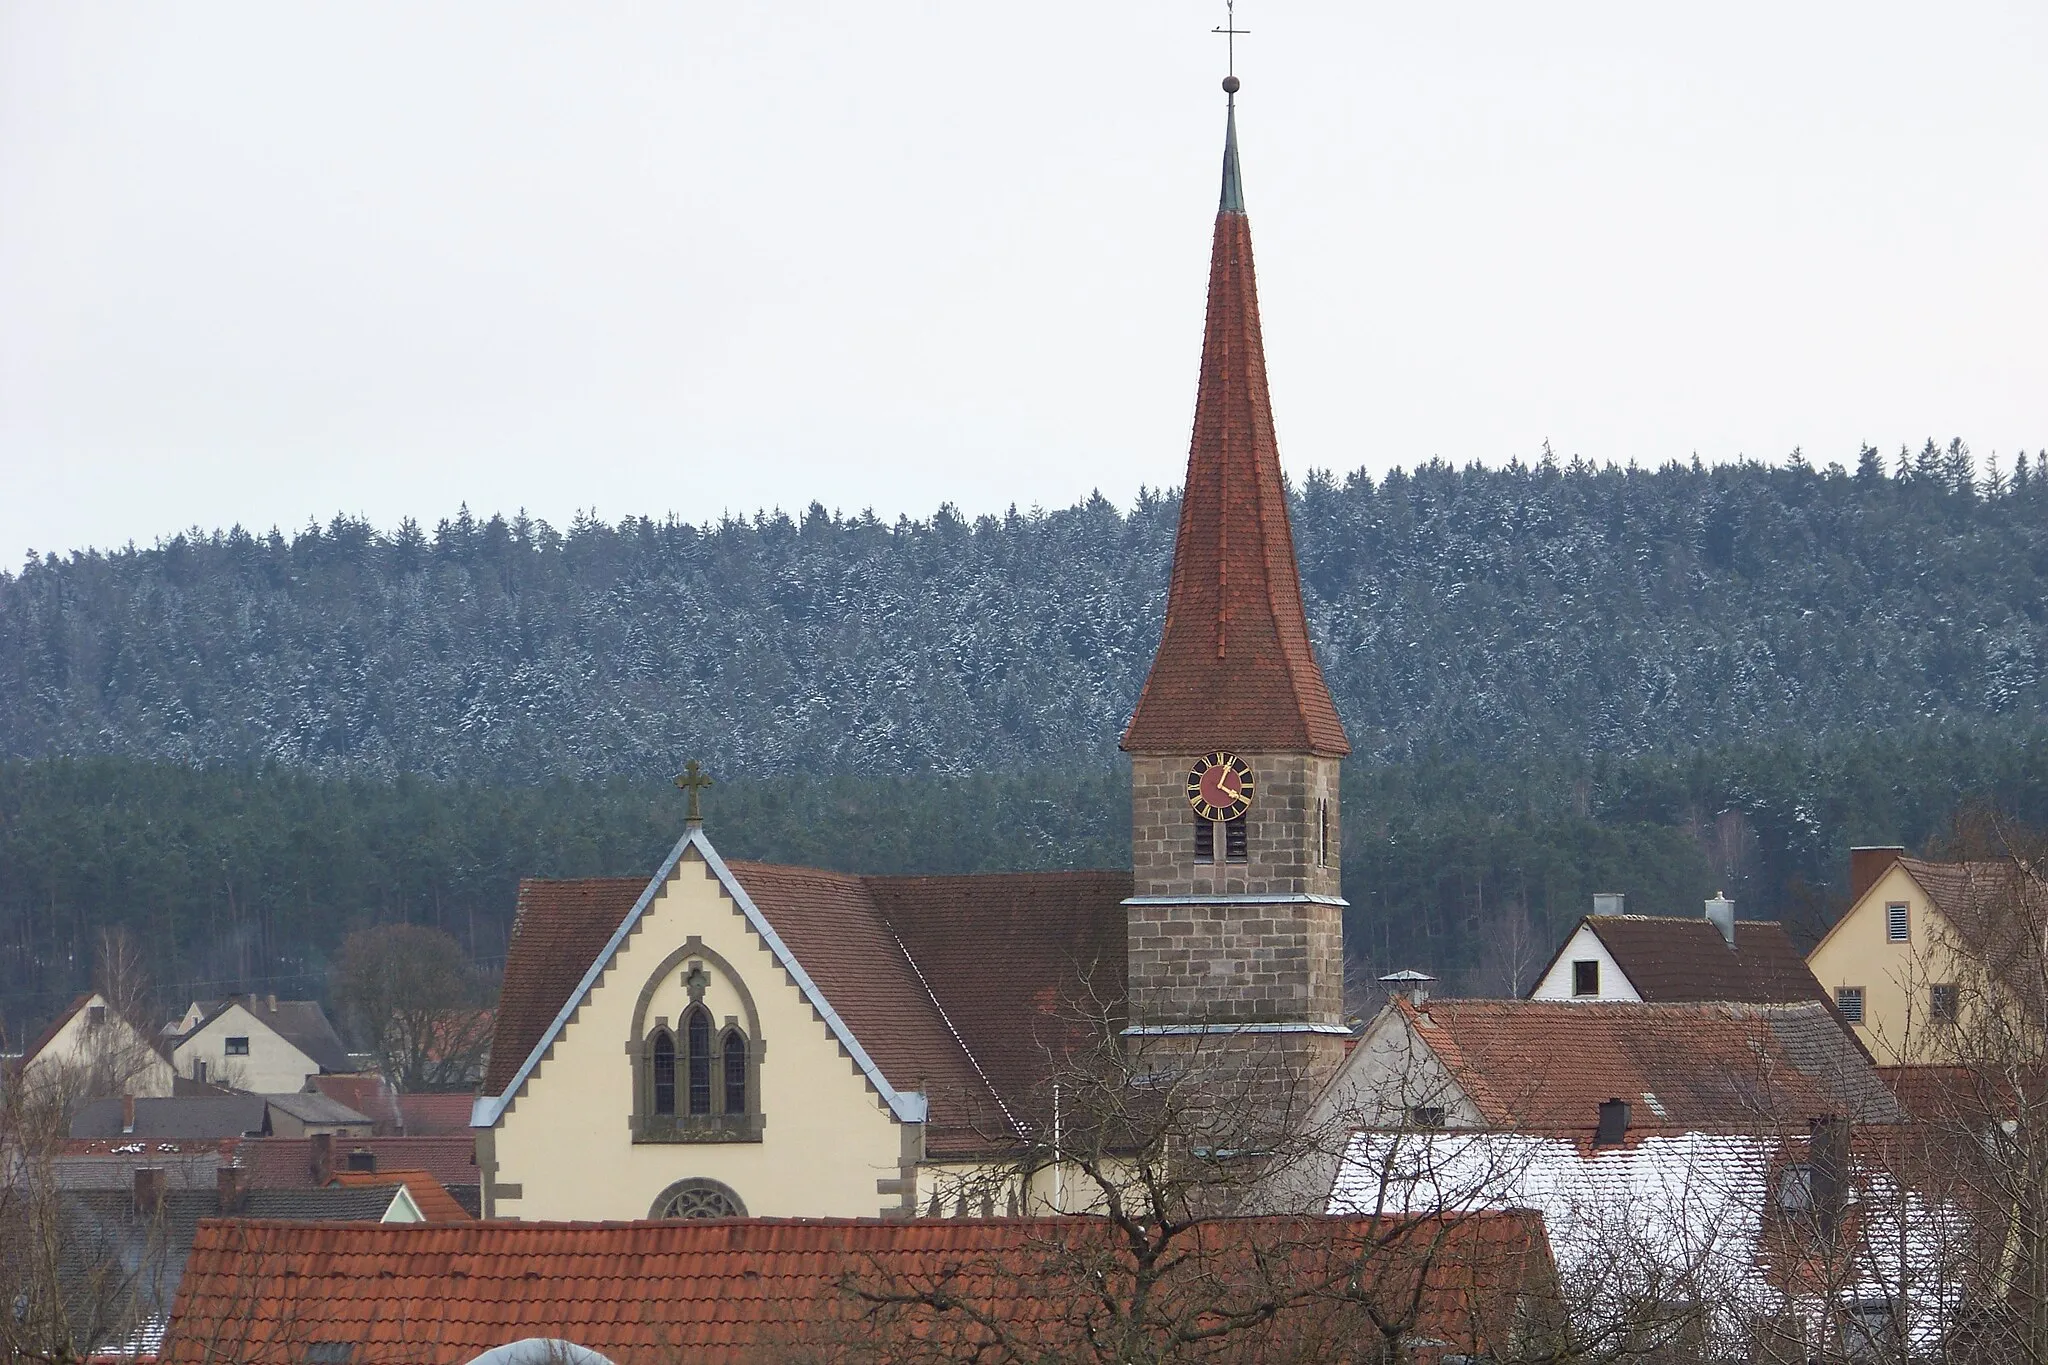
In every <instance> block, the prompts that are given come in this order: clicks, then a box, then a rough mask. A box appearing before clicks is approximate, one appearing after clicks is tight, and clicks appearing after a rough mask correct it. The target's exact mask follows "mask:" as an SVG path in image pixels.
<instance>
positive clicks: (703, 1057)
mask: <svg viewBox="0 0 2048 1365" xmlns="http://www.w3.org/2000/svg"><path fill="white" fill-rule="evenodd" d="M683 1027H684V1031H685V1033H686V1034H687V1035H688V1038H689V1051H690V1062H689V1070H690V1113H691V1115H692V1116H696V1115H702V1114H708V1113H710V1112H711V1012H710V1011H709V1010H707V1009H705V1008H704V1007H703V1006H702V1005H692V1006H691V1007H690V1013H689V1016H688V1018H687V1019H686V1020H685V1022H684V1025H683Z"/></svg>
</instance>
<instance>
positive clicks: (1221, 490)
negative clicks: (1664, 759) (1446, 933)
mask: <svg viewBox="0 0 2048 1365" xmlns="http://www.w3.org/2000/svg"><path fill="white" fill-rule="evenodd" d="M1237 89H1238V82H1237V80H1236V78H1235V77H1232V78H1230V79H1228V80H1226V81H1225V82H1224V90H1225V92H1226V94H1227V96H1228V108H1227V112H1226V124H1225V135H1224V150H1223V185H1222V195H1221V201H1220V203H1219V205H1218V210H1217V214H1216V223H1215V234H1214V239H1213V246H1212V250H1211V257H1210V267H1209V298H1208V314H1207V320H1206V323H1205V327H1204V333H1203V341H1202V361H1201V376H1200V382H1199V386H1198V390H1197V395H1196V401H1195V422H1194V437H1193V442H1192V446H1191V449H1190V451H1189V455H1188V467H1187V478H1186V483H1185V485H1184V489H1183V493H1182V501H1181V507H1180V524H1179V528H1178V532H1177V537H1176V541H1175V549H1174V558H1173V573H1172V579H1171V584H1170V587H1169V591H1168V600H1167V609H1166V622H1165V626H1164V630H1163V632H1162V635H1161V639H1160V644H1159V652H1158V655H1157V657H1156V658H1155V659H1154V660H1153V664H1152V669H1151V672H1150V674H1149V676H1148V677H1147V679H1146V682H1145V685H1144V689H1143V691H1142V692H1141V693H1140V695H1139V698H1138V703H1137V707H1136V709H1135V711H1134V713H1133V714H1132V716H1131V720H1130V723H1129V725H1128V727H1127V728H1126V729H1125V731H1124V735H1123V739H1122V746H1121V747H1122V748H1123V750H1124V751H1125V752H1126V753H1128V754H1129V755H1130V767H1131V850H1132V860H1131V861H1132V865H1131V867H1130V868H1129V869H1128V870H1115V871H1099V872H1035V873H1012V874H985V875H976V876H947V877H894V876H892V877H869V876H856V875H850V874H846V873H839V872H826V871H820V870H817V869H813V868H803V867H783V866H775V865H771V864H765V863H754V862H744V861H732V862H728V861H726V859H724V858H723V857H721V856H720V855H719V852H718V850H717V849H716V848H715V847H714V846H713V844H712V841H711V839H710V837H709V835H708V834H707V833H706V831H705V828H704V822H703V820H702V819H701V818H700V816H699V810H698V803H697V789H696V787H695V786H692V785H690V784H691V783H693V782H698V781H700V779H699V778H698V775H697V774H696V772H695V765H694V764H693V765H692V768H691V774H690V776H689V777H688V778H686V779H684V785H686V787H687V788H688V790H689V797H690V804H689V816H688V818H687V820H686V822H685V829H684V832H683V835H682V838H681V839H680V840H679V841H678V842H677V843H676V845H675V847H674V848H673V849H672V850H671V851H670V852H669V854H668V857H667V858H666V860H665V861H664V862H663V863H662V865H661V866H660V867H659V868H658V869H656V870H655V871H654V873H653V874H652V876H650V877H630V878H593V879H581V880H574V881H538V880H529V881H527V882H525V883H523V884H522V885H521V887H520V891H519V904H518V913H517V918H516V920H515V922H514V925H513V930H512V940H511V944H510V948H509V951H508V953H507V957H506V963H505V976H504V984H503V987H502V992H501V995H500V998H499V1004H498V1011H497V1023H496V1032H495V1036H494V1038H493V1041H492V1048H491V1056H490V1063H489V1067H488V1069H487V1072H486V1074H485V1077H484V1082H483V1087H482V1090H483V1093H482V1094H481V1096H480V1097H479V1098H478V1099H477V1101H476V1105H475V1110H474V1113H473V1115H472V1119H471V1125H472V1128H473V1129H474V1131H475V1136H476V1143H477V1164H478V1167H479V1169H480V1173H481V1179H482V1183H483V1200H484V1212H485V1216H486V1217H494V1218H519V1219H639V1218H657V1219H659V1218H690V1217H725V1216H736V1215H750V1216H756V1217H799V1216H814V1217H816V1216H836V1217H867V1218H873V1217H884V1218H901V1217H909V1216H913V1215H931V1214H945V1215H949V1216H988V1215H991V1214H1008V1213H1017V1212H1045V1211H1048V1210H1054V1209H1059V1208H1061V1207H1062V1195H1061V1192H1060V1190H1059V1188H1058V1186H1057V1184H1056V1183H1053V1184H1043V1185H1040V1184H1034V1183H1033V1182H1032V1180H1031V1178H1030V1177H1029V1176H1022V1177H1019V1186H1018V1187H1016V1188H1011V1189H1008V1190H1006V1191H1004V1192H1003V1193H1002V1194H1001V1195H1000V1196H998V1195H997V1194H996V1193H995V1192H994V1187H993V1186H992V1185H991V1184H990V1183H989V1182H988V1181H985V1180H983V1181H976V1180H973V1179H971V1177H973V1176H974V1175H975V1174H976V1173H977V1172H987V1171H990V1170H997V1169H1000V1168H1002V1166H1003V1163H1004V1162H1005V1160H1006V1159H1007V1157H1008V1155H1009V1154H1010V1153H1012V1152H1014V1151H1015V1150H1016V1149H1017V1147H1018V1145H1019V1142H1020V1139H1021V1138H1022V1137H1023V1135H1024V1133H1025V1131H1026V1129H1027V1128H1028V1127H1029V1126H1030V1125H1033V1124H1040V1123H1043V1122H1045V1121H1046V1119H1045V1114H1044V1106H1043V1102H1042V1099H1041V1098H1040V1096H1041V1092H1042V1091H1043V1089H1044V1087H1045V1085H1046V1082H1047V1078H1048V1072H1049V1071H1050V1069H1051V1068H1052V1067H1053V1066H1054V1065H1055V1059H1056V1058H1057V1057H1058V1056H1060V1054H1061V1050H1062V1049H1063V1048H1068V1047H1073V1046H1076V1045H1078V1044H1079V1042H1080V1041H1081V1040H1079V1039H1077V1037H1076V1032H1077V1029H1079V1028H1080V1025H1078V1024H1077V1023H1076V1020H1077V1019H1079V1018H1081V1017H1082V1016H1081V1015H1080V1014H1079V1013H1078V1012H1077V1010H1076V1009H1074V1008H1072V1006H1074V1005H1076V1004H1077V1003H1079V1002H1093V1003H1094V1004H1096V1005H1098V1006H1100V1007H1101V1008H1102V1010H1103V1017H1104V1018H1105V1019H1106V1020H1108V1021H1109V1023H1110V1026H1111V1027H1113V1028H1114V1030H1115V1031H1116V1033H1117V1034H1118V1035H1120V1036H1121V1037H1123V1038H1126V1039H1130V1040H1134V1041H1135V1040H1145V1041H1146V1042H1147V1044H1148V1045H1162V1044H1163V1045H1164V1046H1166V1047H1168V1048H1171V1047H1172V1046H1175V1045H1176V1044H1177V1043H1178V1042H1180V1041H1182V1040H1185V1042H1186V1044H1187V1045H1188V1046H1190V1047H1193V1046H1197V1045H1199V1044H1201V1043H1204V1042H1206V1041H1210V1040H1218V1039H1221V1040H1225V1041H1226V1042H1227V1043H1229V1044H1231V1045H1236V1044H1237V1043H1239V1042H1241V1041H1246V1040H1249V1041H1251V1042H1255V1043H1256V1045H1257V1046H1259V1047H1261V1048H1263V1049H1266V1050H1267V1052H1268V1054H1269V1055H1274V1056H1279V1057H1281V1058H1284V1059H1285V1060H1286V1062H1287V1064H1288V1066H1290V1067H1291V1068H1293V1069H1294V1074H1296V1075H1297V1076H1299V1077H1300V1078H1302V1079H1303V1080H1304V1081H1306V1082H1308V1083H1310V1084H1314V1083H1319V1082H1320V1081H1321V1079H1322V1078H1324V1077H1326V1076H1328V1075H1329V1074H1331V1072H1332V1071H1334V1069H1335V1067H1336V1065H1337V1063H1338V1062H1339V1061H1341V1059H1342V1056H1343V1051H1344V1046H1345V1042H1346V1039H1347V1037H1348V1030H1347V1028H1346V1026H1345V1023H1344V1016H1343V979H1344V934H1343V911H1344V904H1345V902H1344V900H1343V899H1342V896H1341V893H1340V887H1339V882H1338V855H1339V834H1338V831H1339V828H1340V825H1339V820H1338V809H1337V801H1338V781H1337V778H1338V765H1339V763H1340V762H1341V760H1342V759H1343V757H1344V756H1345V754H1346V753H1348V752H1349V747H1350V746H1349V744H1348V742H1347V740H1346V739H1345V735H1344V728H1343V726H1342V724H1341V723H1340V722H1339V720H1338V717H1337V711H1336V707H1335V705H1334V704H1333V703H1332V701H1331V699H1330V692H1329V688H1328V686H1327V685H1326V684H1325V682H1324V680H1323V675H1322V672H1321V670H1320V668H1319V667H1318V666H1317V663H1316V658H1315V652H1314V649H1313V646H1312V644H1311V642H1310V639H1309V632H1308V621H1307V616H1306V614H1305V612H1304V610H1303V606H1302V597H1301V583H1300V577H1299V571H1298V568H1297V564H1296V560H1295V553H1294V540H1293V533H1292V531H1291V529H1290V527H1289V524H1288V516H1287V501H1286V491H1285V486H1284V483H1283V481H1282V478H1281V473H1280V461H1279V452H1278V446H1277V443H1276V440H1275V436H1274V428H1273V413H1272V405H1271V400H1270V398H1269V396H1268V393H1267V386H1266V369H1265V354H1264V347H1263V343H1262V341H1261V339H1260V335H1259V307H1258V294H1257V289H1256V286H1255V283H1254V279H1253V270H1252V243H1251V227H1250V221H1249V219H1247V217H1246V216H1245V207H1244V192H1243V184H1242V180H1241V177H1240V174H1239V166H1238V152H1237V126H1236V93H1237ZM1056 1114H1057V1110H1056V1106H1055V1117H1054V1119H1053V1121H1054V1122H1057V1117H1056ZM1025 1186H1029V1187H1028V1188H1027V1187H1025ZM969 1190H974V1191H976V1194H975V1195H974V1196H973V1197H972V1198H970V1197H969V1195H968V1194H967V1193H966V1192H967V1191H969Z"/></svg>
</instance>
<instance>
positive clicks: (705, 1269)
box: [158, 1210, 1555, 1365]
mask: <svg viewBox="0 0 2048 1365" xmlns="http://www.w3.org/2000/svg"><path fill="white" fill-rule="evenodd" d="M1119 1241H1120V1234H1119V1233H1118V1231H1117V1228H1116V1225H1115V1224H1113V1223H1111V1222H1110V1221H1109V1220H1107V1219H1101V1218H1073V1217H1069V1218H1037V1219H1006V1218H996V1219H957V1220H946V1221H906V1222H885V1221H851V1220H837V1219H818V1220H803V1221H796V1220H790V1221H782V1220H771V1219H759V1220H747V1219H718V1220H687V1221H677V1222H664V1223H654V1222H647V1223H525V1222H464V1223H447V1224H439V1225H436V1224H411V1225H399V1224H384V1225H378V1224H363V1223H357V1224H346V1225H345V1224H335V1223H326V1224H320V1223H305V1224H294V1223H286V1222H270V1221H257V1220H235V1221H229V1220H208V1221H206V1222H203V1223H201V1224H200V1225H199V1229H198V1236H197V1239H196V1241H195V1243H194V1245H193V1248H192V1255H191V1259H190V1261H189V1262H188V1263H187V1265H186V1268H185V1273H184V1278H183V1281H182V1283H181V1284H180V1285H179V1287H178V1295H177V1300H176V1304H175V1306H174V1307H173V1309H172V1314H171V1322H170V1328H169V1332H168V1335H167V1338H166V1340H165V1342H164V1345H163V1349H162V1353H161V1355H160V1356H159V1357H158V1358H159V1359H160V1360H163V1361H165V1362H166V1363H167V1365H171V1363H173V1362H192V1363H193V1365H198V1363H199V1362H202V1361H213V1360H272V1359H277V1360H284V1359H292V1360H298V1359H311V1360H321V1359H329V1358H331V1359H333V1360H337V1361H346V1362H348V1365H380V1363H381V1362H387V1361H389V1362H403V1363H404V1365H461V1362H465V1361H469V1360H472V1359H474V1358H475V1357H476V1356H478V1355H479V1354H481V1353H482V1352H484V1351H486V1350H489V1349H490V1348H492V1347H497V1346H503V1345H505V1344H506V1343H508V1342H512V1341H516V1340H520V1339H523V1338H529V1337H540V1338H546V1339H551V1340H556V1341H568V1342H572V1343H574V1344H575V1345H577V1346H580V1347H583V1348H586V1349H588V1350H592V1351H596V1352H600V1353H601V1354H602V1355H603V1356H604V1357H605V1358H607V1359H609V1360H612V1361H615V1362H617V1363H618V1365H640V1363H641V1362H646V1365H658V1363H659V1362H668V1361H675V1360H689V1361H692V1362H698V1363H699V1365H745V1363H746V1362H750V1361H757V1360H763V1359H777V1358H783V1357H788V1356H806V1355H811V1354H819V1355H827V1354H844V1353H845V1352H846V1351H847V1349H848V1345H849V1343H853V1344H856V1345H858V1346H860V1347H862V1348H864V1349H865V1350H867V1351H870V1352H873V1351H877V1350H879V1353H880V1354H881V1355H883V1356H884V1357H887V1356H888V1355H889V1354H890V1349H889V1348H891V1347H895V1348H899V1349H898V1353H899V1354H921V1355H929V1356H931V1357H932V1358H934V1359H938V1358H949V1357H954V1356H957V1357H961V1358H966V1357H968V1356H972V1355H974V1354H977V1351H976V1349H975V1348H976V1346H977V1345H978V1346H979V1347H980V1348H981V1349H982V1350H983V1351H985V1350H986V1349H987V1346H988V1339H989V1338H988V1333H987V1331H986V1330H985V1329H986V1328H988V1327H991V1326H996V1327H999V1328H1000V1331H1001V1333H1002V1337H1001V1339H1002V1340H1003V1341H1004V1343H1005V1344H1006V1345H1007V1346H1009V1347H1010V1348H1011V1351H1012V1353H1013V1354H1015V1355H1018V1356H1030V1357H1032V1358H1037V1359H1047V1360H1052V1359H1066V1358H1070V1357H1074V1356H1077V1355H1081V1354H1085V1352H1086V1342H1087V1340H1089V1339H1090V1334H1091V1333H1092V1334H1095V1335H1096V1337H1097V1338H1098V1339H1099V1336H1100V1334H1102V1333H1104V1332H1105V1331H1106V1330H1107V1329H1108V1328H1109V1325H1110V1324H1109V1323H1108V1321H1107V1320H1106V1319H1107V1315H1108V1313H1109V1312H1110V1310H1111V1305H1112V1304H1113V1303H1114V1298H1115V1296H1114V1295H1109V1296H1104V1295H1102V1294H1100V1293H1098V1292H1096V1291H1097V1289H1098V1288H1099V1286H1098V1285H1097V1283H1096V1282H1095V1280H1094V1279H1093V1278H1092V1272H1094V1271H1095V1269H1096V1267H1098V1266H1100V1265H1102V1264H1103V1263H1104V1262H1112V1263H1118V1264H1121V1263H1122V1262H1123V1261H1125V1260H1128V1258H1129V1252H1128V1250H1127V1248H1122V1247H1120V1246H1119ZM1174 1245H1175V1254H1174V1255H1173V1256H1172V1257H1169V1258H1168V1259H1167V1261H1166V1262H1165V1263H1163V1267H1162V1269H1161V1271H1160V1278H1159V1283H1158V1284H1157V1285H1156V1286H1155V1287H1154V1289H1153V1291H1152V1292H1153V1293H1154V1295H1155V1296H1156V1297H1155V1299H1154V1303H1155V1304H1156V1306H1157V1309H1158V1310H1159V1311H1160V1320H1161V1321H1162V1323H1164V1322H1173V1323H1176V1324H1179V1323H1185V1322H1188V1321H1193V1320H1195V1318H1194V1314H1195V1312H1197V1311H1203V1310H1215V1311H1218V1312H1219V1314H1220V1313H1221V1312H1232V1311H1234V1312H1236V1314H1237V1316H1238V1317H1239V1318H1240V1319H1241V1320H1242V1321H1244V1322H1247V1323H1250V1324H1252V1325H1251V1326H1249V1327H1248V1328H1246V1329H1245V1330H1244V1331H1242V1332H1238V1333H1232V1334H1229V1335H1228V1336H1227V1337H1226V1339H1225V1340H1224V1341H1223V1342H1222V1343H1220V1346H1219V1349H1218V1351H1217V1354H1218V1356H1219V1358H1220V1357H1224V1356H1228V1357H1230V1358H1267V1359H1277V1358H1289V1359H1292V1358H1297V1357H1298V1358H1303V1359H1307V1358H1312V1357H1314V1356H1316V1355H1317V1353H1318V1348H1321V1349H1322V1350H1323V1351H1327V1349H1328V1344H1329V1343H1330V1342H1331V1341H1339V1342H1342V1341H1348V1340H1355V1339H1360V1338H1362V1337H1366V1336H1372V1335H1374V1333H1373V1330H1372V1328H1371V1326H1370V1323H1369V1321H1367V1320H1366V1317H1365V1315H1366V1314H1367V1313H1369V1312H1370V1311H1371V1310H1372V1309H1373V1308H1374V1307H1378V1308H1379V1309H1380V1311H1381V1312H1382V1313H1385V1312H1386V1311H1387V1310H1388V1308H1390V1307H1392V1306H1394V1305H1398V1306H1399V1311H1400V1313H1401V1314H1402V1317H1403V1319H1404V1320H1410V1315H1411V1314H1412V1321H1413V1331H1412V1336H1413V1337H1416V1338H1421V1339H1423V1340H1428V1341H1432V1342H1433V1343H1434V1344H1435V1346H1436V1348H1437V1350H1439V1351H1458V1352H1463V1353H1465V1354H1468V1355H1480V1354H1484V1353H1486V1352H1488V1351H1489V1350H1492V1349H1495V1348H1498V1347H1503V1346H1505V1345H1506V1343H1507V1340H1508V1339H1509V1338H1511V1337H1512V1336H1513V1335H1514V1334H1515V1329H1516V1327H1517V1324H1518V1321H1519V1320H1520V1319H1522V1318H1523V1317H1525V1316H1526V1311H1527V1308H1528V1305H1529V1303H1530V1302H1531V1301H1532V1296H1534V1295H1542V1294H1546V1293H1547V1292H1550V1291H1552V1290H1554V1284H1555V1281H1554V1271H1553V1269H1552V1266H1551V1261H1550V1256H1549V1252H1548V1248H1547V1244H1546V1241H1545V1237H1544V1232H1543V1224H1542V1220H1541V1219H1540V1218H1539V1217H1538V1216H1536V1215H1534V1214H1531V1213H1528V1212H1526V1211H1520V1210H1517V1211H1514V1212H1508V1213H1469V1214H1462V1215H1458V1214H1451V1215H1444V1216H1442V1217H1440V1218H1419V1219H1401V1220H1397V1219H1392V1218H1383V1219H1373V1218H1259V1219H1232V1220H1215V1221H1210V1222H1207V1223H1203V1224H1200V1225H1198V1226H1196V1227H1193V1228H1190V1229H1188V1230H1187V1231H1186V1232H1185V1233H1184V1234H1183V1235H1182V1236H1181V1237H1180V1239H1179V1240H1178V1241H1177V1242H1176V1243H1175V1244H1174ZM1361 1266H1363V1267H1366V1269H1364V1270H1361V1269H1360V1267H1361ZM913 1286H916V1287H920V1288H923V1289H925V1290H926V1291H927V1292H938V1291H943V1293H944V1295H945V1296H946V1297H947V1298H948V1299H950V1300H952V1301H954V1302H955V1303H957V1304H958V1305H960V1307H961V1308H962V1309H963V1310H965V1311H961V1312H953V1313H943V1314H941V1313H933V1312H931V1311H928V1310H925V1309H922V1308H918V1307H915V1306H913V1305H901V1306H900V1307H898V1308H894V1309H890V1308H884V1307H883V1306H881V1305H878V1304H877V1303H876V1302H874V1301H873V1298H874V1297H875V1296H882V1295H890V1294H901V1293H903V1292H905V1291H906V1290H908V1289H910V1288H911V1287H913ZM864 1293H865V1295H866V1297H864ZM1376 1301H1378V1302H1376ZM1232 1345H1235V1346H1236V1348H1237V1349H1235V1350H1223V1349H1221V1347H1228V1346H1232ZM1422 1358H1424V1359H1434V1358H1435V1355H1434V1354H1433V1353H1432V1354H1425V1355H1424V1356H1423V1357H1422Z"/></svg>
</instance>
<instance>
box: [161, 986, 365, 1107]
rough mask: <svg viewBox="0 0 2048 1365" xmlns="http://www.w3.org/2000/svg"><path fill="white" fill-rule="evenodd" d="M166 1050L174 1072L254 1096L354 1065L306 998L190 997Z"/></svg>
mask: <svg viewBox="0 0 2048 1365" xmlns="http://www.w3.org/2000/svg"><path fill="white" fill-rule="evenodd" d="M179 1023H180V1026H181V1028H180V1031H179V1033H178V1035H177V1039H176V1041H175V1043H174V1044H173V1045H172V1049H171V1060H172V1062H173V1064H174V1065H175V1066H176V1068H177V1071H178V1074H179V1075H181V1076H188V1077H190V1078H192V1079H193V1080H197V1081H208V1082H211V1083H213V1084H215V1085H226V1086H231V1087H233V1088H234V1089H236V1090H247V1091H253V1092H256V1093H259V1094H286V1093H290V1092H292V1091H296V1090H299V1089H301V1088H303V1087H304V1085H305V1083H306V1078H307V1077H308V1076H315V1075H320V1074H322V1073H344V1072H352V1071H354V1070H355V1069H356V1066H355V1063H354V1062H353V1061H351V1060H350V1058H349V1055H348V1050H347V1049H346V1048H344V1047H343V1046H342V1044H341V1038H340V1037H339V1036H338V1035H337V1034H336V1033H335V1031H334V1026H333V1025H332V1024H330V1023H328V1022H327V1013H326V1011H324V1010H322V1009H321V1008H320V1005H319V1002H317V1001H313V1000H279V999H278V998H277V997H276V996H274V995H271V996H262V997H258V996H253V995H249V996H233V997H231V998H229V999H226V1000H220V1001H194V1002H193V1004H192V1006H191V1008H189V1009H188V1010H186V1012H185V1017H184V1018H183V1019H182V1020H180V1021H179Z"/></svg>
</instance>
